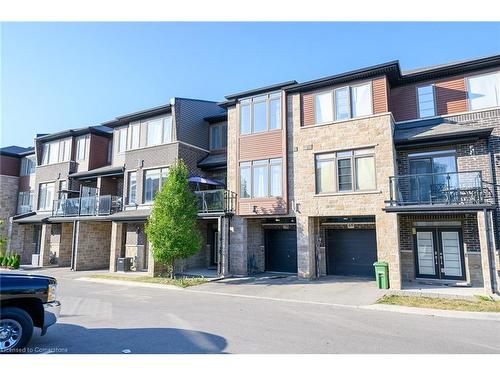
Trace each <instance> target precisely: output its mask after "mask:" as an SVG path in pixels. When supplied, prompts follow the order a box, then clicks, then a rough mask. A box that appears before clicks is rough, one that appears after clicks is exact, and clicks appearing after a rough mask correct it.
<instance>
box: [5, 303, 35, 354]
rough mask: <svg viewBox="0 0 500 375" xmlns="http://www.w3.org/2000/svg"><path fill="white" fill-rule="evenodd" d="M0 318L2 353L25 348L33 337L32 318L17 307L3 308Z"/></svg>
mask: <svg viewBox="0 0 500 375" xmlns="http://www.w3.org/2000/svg"><path fill="white" fill-rule="evenodd" d="M0 316H1V318H0V353H5V352H7V353H8V352H12V351H14V352H16V350H18V349H22V348H24V347H25V346H26V345H27V344H28V342H29V341H30V339H31V336H32V335H33V320H32V319H31V316H29V314H28V313H27V312H26V311H24V310H21V309H19V308H17V307H6V308H2V311H1V313H0Z"/></svg>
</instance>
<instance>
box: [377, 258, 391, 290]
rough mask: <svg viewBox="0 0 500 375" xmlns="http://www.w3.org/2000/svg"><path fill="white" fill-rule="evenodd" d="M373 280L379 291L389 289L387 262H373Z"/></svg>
mask: <svg viewBox="0 0 500 375" xmlns="http://www.w3.org/2000/svg"><path fill="white" fill-rule="evenodd" d="M373 266H374V267H375V278H376V280H377V286H378V288H379V289H389V264H388V263H387V262H375V263H373Z"/></svg>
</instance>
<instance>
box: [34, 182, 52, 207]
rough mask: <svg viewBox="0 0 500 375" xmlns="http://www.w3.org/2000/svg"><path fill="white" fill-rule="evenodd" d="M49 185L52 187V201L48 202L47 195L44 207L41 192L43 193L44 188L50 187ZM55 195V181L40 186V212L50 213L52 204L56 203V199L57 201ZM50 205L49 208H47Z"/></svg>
mask: <svg viewBox="0 0 500 375" xmlns="http://www.w3.org/2000/svg"><path fill="white" fill-rule="evenodd" d="M49 185H52V201H51V202H47V193H45V202H44V205H43V206H42V205H41V204H40V203H41V201H40V197H41V195H42V194H41V191H42V186H46V187H48V186H49ZM55 193H56V184H55V181H50V182H42V183H40V184H38V210H40V211H50V210H52V204H53V202H54V199H55ZM47 205H48V207H47Z"/></svg>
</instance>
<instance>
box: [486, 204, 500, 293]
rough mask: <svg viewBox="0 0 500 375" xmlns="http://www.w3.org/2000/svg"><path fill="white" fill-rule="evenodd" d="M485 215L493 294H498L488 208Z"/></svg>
mask: <svg viewBox="0 0 500 375" xmlns="http://www.w3.org/2000/svg"><path fill="white" fill-rule="evenodd" d="M483 215H484V222H485V227H486V228H485V229H486V248H487V250H488V264H489V268H490V282H491V289H492V292H493V293H497V292H498V288H497V285H496V275H495V273H496V267H495V257H494V256H493V254H492V253H493V251H492V248H493V246H492V243H491V235H492V232H491V227H490V216H489V214H488V210H487V209H486V208H484V209H483Z"/></svg>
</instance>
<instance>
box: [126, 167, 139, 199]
mask: <svg viewBox="0 0 500 375" xmlns="http://www.w3.org/2000/svg"><path fill="white" fill-rule="evenodd" d="M127 184H128V203H129V204H132V203H136V202H137V172H129V174H128V183H127Z"/></svg>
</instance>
